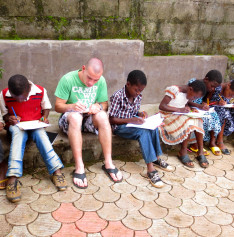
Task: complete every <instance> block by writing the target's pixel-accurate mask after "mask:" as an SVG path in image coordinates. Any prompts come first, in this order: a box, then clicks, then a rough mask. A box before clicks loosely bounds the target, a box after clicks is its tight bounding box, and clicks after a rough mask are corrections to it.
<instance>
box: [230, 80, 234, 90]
mask: <svg viewBox="0 0 234 237" xmlns="http://www.w3.org/2000/svg"><path fill="white" fill-rule="evenodd" d="M230 89H231V90H232V91H234V80H231V86H230Z"/></svg>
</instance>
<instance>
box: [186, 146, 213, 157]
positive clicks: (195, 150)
mask: <svg viewBox="0 0 234 237" xmlns="http://www.w3.org/2000/svg"><path fill="white" fill-rule="evenodd" d="M189 150H191V151H193V152H195V153H197V152H198V149H195V148H192V147H189ZM203 152H204V156H208V155H209V154H210V153H209V152H208V151H207V150H206V149H205V148H203Z"/></svg>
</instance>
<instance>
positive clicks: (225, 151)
mask: <svg viewBox="0 0 234 237" xmlns="http://www.w3.org/2000/svg"><path fill="white" fill-rule="evenodd" d="M220 150H221V152H222V153H223V154H224V155H231V151H230V150H228V149H227V148H225V149H220Z"/></svg>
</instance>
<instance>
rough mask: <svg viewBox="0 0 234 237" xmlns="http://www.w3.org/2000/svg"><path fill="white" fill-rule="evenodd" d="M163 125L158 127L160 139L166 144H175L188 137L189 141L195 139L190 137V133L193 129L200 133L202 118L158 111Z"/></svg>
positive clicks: (201, 130)
mask: <svg viewBox="0 0 234 237" xmlns="http://www.w3.org/2000/svg"><path fill="white" fill-rule="evenodd" d="M160 114H161V116H162V118H164V120H163V123H164V124H163V125H161V126H160V127H159V132H160V135H161V138H162V141H163V142H164V143H165V144H168V145H176V144H179V143H182V142H183V141H184V140H186V139H189V143H193V142H195V141H196V138H193V139H190V134H191V133H192V132H194V131H197V132H199V133H202V134H203V135H204V130H203V120H202V119H201V118H191V117H188V116H186V115H177V114H172V113H169V112H165V111H160Z"/></svg>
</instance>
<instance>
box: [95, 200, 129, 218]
mask: <svg viewBox="0 0 234 237" xmlns="http://www.w3.org/2000/svg"><path fill="white" fill-rule="evenodd" d="M97 213H98V215H99V216H100V217H101V218H102V219H104V220H108V221H120V220H122V219H123V218H124V217H125V216H126V215H127V212H126V210H124V209H121V208H119V207H117V206H116V205H115V204H114V203H104V205H103V207H102V208H101V209H100V210H98V211H97Z"/></svg>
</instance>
